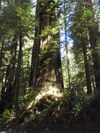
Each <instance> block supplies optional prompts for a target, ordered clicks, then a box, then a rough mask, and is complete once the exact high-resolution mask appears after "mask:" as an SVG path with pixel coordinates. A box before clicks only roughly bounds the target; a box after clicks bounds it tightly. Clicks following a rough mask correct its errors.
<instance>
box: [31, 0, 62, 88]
mask: <svg viewBox="0 0 100 133" xmlns="http://www.w3.org/2000/svg"><path fill="white" fill-rule="evenodd" d="M52 3H53V4H54V1H51V0H49V1H44V2H43V1H40V3H39V2H38V7H39V9H38V13H39V14H38V17H39V18H38V20H39V29H37V33H35V37H37V36H38V35H40V34H43V30H45V29H46V28H47V27H48V26H51V25H53V23H54V22H55V20H56V16H55V13H54V12H55V7H54V5H53V6H52V7H51V4H52ZM47 5H48V6H47ZM38 7H37V8H38ZM48 9H50V10H51V11H50V12H49V13H48V12H47V10H48ZM36 34H37V35H36ZM58 34H59V31H58V33H57V34H55V35H53V34H52V33H49V32H48V33H47V34H46V35H43V37H41V38H40V39H37V40H36V41H35V42H34V47H33V59H32V67H33V68H32V69H31V75H33V76H32V79H33V81H32V82H33V87H34V88H41V87H43V86H46V84H48V83H50V84H56V85H58V84H59V86H60V87H61V84H62V77H61V60H60V45H59V40H58V41H57V40H56V39H57V38H59V37H58V36H59V35H58ZM54 40H55V41H56V43H55V42H54ZM37 44H38V45H37ZM44 84H45V85H44ZM46 87H47V88H48V85H47V86H46Z"/></svg>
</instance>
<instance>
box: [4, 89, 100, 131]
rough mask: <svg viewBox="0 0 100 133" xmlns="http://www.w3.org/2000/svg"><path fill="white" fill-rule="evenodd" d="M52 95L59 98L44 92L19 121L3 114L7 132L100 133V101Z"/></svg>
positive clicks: (92, 97) (21, 115)
mask: <svg viewBox="0 0 100 133" xmlns="http://www.w3.org/2000/svg"><path fill="white" fill-rule="evenodd" d="M53 93H56V95H55V96H54V95H53V94H51V93H47V94H46V95H43V93H42V92H41V96H40V97H39V95H40V94H39V95H38V96H36V98H35V100H34V102H33V103H32V104H31V106H30V108H29V107H28V108H27V109H26V110H25V111H24V112H23V113H21V114H20V116H19V118H18V119H16V118H14V117H11V116H10V114H9V113H8V114H9V116H10V119H9V118H8V117H7V112H6V113H4V114H3V116H4V118H5V119H3V121H6V125H5V127H6V129H9V128H12V129H14V130H15V129H16V130H17V131H16V133H18V132H19V131H22V133H23V132H26V133H100V97H94V96H91V97H90V98H89V96H88V97H87V96H86V95H81V97H76V96H72V95H71V94H66V93H65V94H64V95H62V94H60V93H59V92H53ZM57 94H59V96H57ZM37 97H38V98H37ZM11 114H12V113H11Z"/></svg>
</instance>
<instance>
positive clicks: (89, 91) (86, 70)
mask: <svg viewBox="0 0 100 133" xmlns="http://www.w3.org/2000/svg"><path fill="white" fill-rule="evenodd" d="M82 49H83V55H84V65H85V74H86V84H87V93H88V94H90V93H91V92H92V88H91V78H90V75H91V74H90V68H89V61H88V57H87V46H86V44H85V43H84V44H82Z"/></svg>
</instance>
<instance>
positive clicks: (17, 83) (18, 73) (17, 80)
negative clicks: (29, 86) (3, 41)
mask: <svg viewBox="0 0 100 133" xmlns="http://www.w3.org/2000/svg"><path fill="white" fill-rule="evenodd" d="M22 39H23V38H22V34H21V33H20V34H19V54H18V64H17V68H16V74H15V83H14V87H15V94H14V104H15V111H16V116H17V117H18V110H19V105H18V98H19V90H20V76H21V65H22V47H23V40H22Z"/></svg>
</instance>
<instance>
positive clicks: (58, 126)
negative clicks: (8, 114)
mask: <svg viewBox="0 0 100 133" xmlns="http://www.w3.org/2000/svg"><path fill="white" fill-rule="evenodd" d="M9 124H11V125H9V128H8V127H6V128H5V131H6V132H4V129H2V130H1V132H0V133H100V123H99V122H96V123H94V122H93V121H91V122H88V121H81V122H74V121H73V122H71V123H69V124H68V123H63V122H52V123H51V122H49V121H41V122H40V123H39V122H36V121H30V122H29V123H27V124H22V123H19V122H17V121H16V122H15V121H13V123H12V122H11V123H9ZM7 126H8V125H7ZM2 131H3V132H2Z"/></svg>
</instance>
